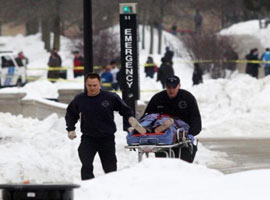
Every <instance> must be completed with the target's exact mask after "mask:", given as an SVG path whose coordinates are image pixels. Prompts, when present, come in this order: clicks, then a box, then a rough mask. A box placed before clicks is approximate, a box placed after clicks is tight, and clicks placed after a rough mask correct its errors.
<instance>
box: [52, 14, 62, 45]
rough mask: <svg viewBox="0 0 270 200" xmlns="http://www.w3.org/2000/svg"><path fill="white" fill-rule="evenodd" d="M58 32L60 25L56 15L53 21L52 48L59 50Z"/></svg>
mask: <svg viewBox="0 0 270 200" xmlns="http://www.w3.org/2000/svg"><path fill="white" fill-rule="evenodd" d="M60 32H61V27H60V17H59V16H56V17H55V18H54V22H53V33H54V35H53V48H54V49H57V50H59V49H60Z"/></svg>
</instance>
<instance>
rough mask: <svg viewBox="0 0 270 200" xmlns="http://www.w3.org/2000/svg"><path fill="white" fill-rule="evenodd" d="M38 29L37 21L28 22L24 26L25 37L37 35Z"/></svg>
mask: <svg viewBox="0 0 270 200" xmlns="http://www.w3.org/2000/svg"><path fill="white" fill-rule="evenodd" d="M38 27H39V23H38V19H33V20H30V21H28V22H27V23H26V25H25V29H26V35H31V34H36V33H38Z"/></svg>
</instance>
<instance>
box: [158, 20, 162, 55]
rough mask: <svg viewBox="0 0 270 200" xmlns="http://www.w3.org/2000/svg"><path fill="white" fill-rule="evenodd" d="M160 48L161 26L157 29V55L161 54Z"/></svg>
mask: <svg viewBox="0 0 270 200" xmlns="http://www.w3.org/2000/svg"><path fill="white" fill-rule="evenodd" d="M161 48H162V27H161V25H160V26H159V27H158V54H161Z"/></svg>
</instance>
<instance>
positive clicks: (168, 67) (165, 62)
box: [144, 47, 174, 88]
mask: <svg viewBox="0 0 270 200" xmlns="http://www.w3.org/2000/svg"><path fill="white" fill-rule="evenodd" d="M173 56H174V52H173V51H172V50H170V48H169V47H166V51H165V54H164V56H163V57H162V58H161V65H160V67H157V65H156V64H155V63H154V60H153V58H152V57H151V56H148V58H147V61H146V63H145V64H144V72H145V76H146V77H150V78H154V74H155V73H156V72H157V81H160V82H161V85H162V88H165V80H166V78H167V77H168V76H172V75H174V70H173Z"/></svg>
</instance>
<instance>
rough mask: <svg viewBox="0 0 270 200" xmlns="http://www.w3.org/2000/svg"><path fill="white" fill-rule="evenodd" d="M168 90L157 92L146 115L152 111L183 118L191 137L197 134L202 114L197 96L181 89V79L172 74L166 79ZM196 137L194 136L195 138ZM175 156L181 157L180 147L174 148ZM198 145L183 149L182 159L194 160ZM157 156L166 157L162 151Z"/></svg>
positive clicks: (149, 104) (147, 108) (146, 110)
mask: <svg viewBox="0 0 270 200" xmlns="http://www.w3.org/2000/svg"><path fill="white" fill-rule="evenodd" d="M165 86H166V90H164V91H161V92H159V93H157V94H155V95H154V96H153V97H152V98H151V100H150V102H149V103H148V105H147V107H146V109H145V112H144V115H143V116H145V115H147V114H151V113H160V114H168V115H170V116H172V117H173V118H174V119H181V120H183V121H184V122H186V123H187V124H188V125H189V126H190V129H189V132H188V135H189V137H193V136H196V135H198V134H199V133H200V131H201V127H202V125H201V115H200V111H199V108H198V105H197V102H196V99H195V97H194V96H193V95H192V94H191V93H190V92H188V91H186V90H183V89H180V87H181V84H180V79H179V78H178V77H177V76H170V77H168V78H167V79H166V83H165ZM193 139H194V138H193ZM173 150H174V153H175V157H176V158H177V157H179V148H174V149H173ZM196 151H197V147H196V146H195V145H193V151H192V152H191V151H190V150H189V149H188V148H182V149H181V159H182V160H185V161H188V162H190V163H192V162H193V160H194V157H195V154H196ZM156 157H165V154H164V153H162V152H158V153H156Z"/></svg>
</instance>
